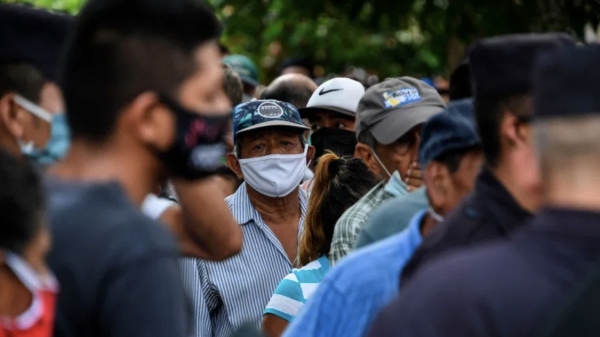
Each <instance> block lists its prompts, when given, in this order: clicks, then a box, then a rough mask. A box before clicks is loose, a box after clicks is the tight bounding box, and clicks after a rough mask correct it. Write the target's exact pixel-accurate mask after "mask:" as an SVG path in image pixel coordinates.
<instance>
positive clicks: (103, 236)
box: [46, 181, 176, 260]
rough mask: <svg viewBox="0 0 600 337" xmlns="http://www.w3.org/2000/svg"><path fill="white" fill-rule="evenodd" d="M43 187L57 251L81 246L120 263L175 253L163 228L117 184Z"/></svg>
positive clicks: (63, 183) (68, 184) (171, 238)
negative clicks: (101, 253)
mask: <svg viewBox="0 0 600 337" xmlns="http://www.w3.org/2000/svg"><path fill="white" fill-rule="evenodd" d="M46 186H47V187H48V189H47V191H48V202H49V205H48V206H49V207H48V210H49V216H50V227H51V229H52V232H53V239H54V241H55V243H56V244H55V245H54V246H55V247H56V249H62V248H61V247H65V248H67V247H69V246H71V245H82V246H86V248H87V250H88V251H94V250H105V251H107V252H109V255H112V256H120V259H122V260H126V258H127V257H136V258H143V257H144V256H147V255H148V254H154V253H158V254H169V255H171V254H173V255H174V254H175V253H176V248H175V242H174V239H173V237H172V236H171V235H170V234H169V233H168V231H167V230H166V228H164V227H163V226H161V225H160V224H159V223H158V222H156V221H154V220H152V219H150V218H148V217H147V216H145V215H144V214H142V212H141V211H140V209H138V208H137V207H136V206H135V204H133V202H132V201H131V200H129V199H128V198H127V196H126V195H125V193H124V192H123V190H122V189H121V188H120V186H118V185H117V184H115V183H107V184H85V183H71V182H69V183H65V182H57V181H53V182H49V183H48V184H47V185H46ZM73 238H77V239H76V240H73Z"/></svg>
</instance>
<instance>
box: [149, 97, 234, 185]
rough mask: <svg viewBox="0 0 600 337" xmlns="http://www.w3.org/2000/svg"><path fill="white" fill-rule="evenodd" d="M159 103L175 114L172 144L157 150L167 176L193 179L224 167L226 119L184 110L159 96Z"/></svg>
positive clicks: (225, 116) (227, 119) (168, 99)
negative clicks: (165, 168) (168, 173)
mask: <svg viewBox="0 0 600 337" xmlns="http://www.w3.org/2000/svg"><path fill="white" fill-rule="evenodd" d="M160 100H161V102H162V103H163V104H165V105H166V106H167V107H168V108H169V110H171V112H173V114H174V115H175V119H176V120H177V121H176V126H175V127H176V130H175V142H174V143H173V145H172V146H171V148H169V149H168V150H167V151H159V153H158V156H159V158H160V159H161V160H162V161H163V163H164V164H165V166H166V167H167V169H168V170H169V172H170V174H172V175H173V176H175V177H178V178H183V179H188V180H195V179H201V178H205V177H207V176H211V175H213V174H214V173H215V172H216V171H217V170H218V169H219V168H221V167H222V166H223V156H224V155H225V151H226V146H225V144H224V142H223V137H224V136H225V134H226V132H227V126H228V123H229V116H227V115H224V116H222V117H212V116H211V117H209V116H202V115H199V114H196V113H193V112H190V111H189V110H186V109H185V108H183V107H182V106H181V105H179V103H177V102H175V101H174V100H172V99H170V98H168V97H167V96H164V95H162V96H161V97H160Z"/></svg>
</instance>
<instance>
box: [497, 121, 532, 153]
mask: <svg viewBox="0 0 600 337" xmlns="http://www.w3.org/2000/svg"><path fill="white" fill-rule="evenodd" d="M526 129H527V125H526V124H524V123H523V122H522V121H521V120H520V119H519V118H518V117H517V116H515V115H513V114H511V113H505V114H504V118H503V119H502V122H501V124H500V136H501V137H502V138H503V141H504V142H505V143H506V144H507V145H508V146H510V147H520V146H522V145H523V144H526V143H528V137H527V130H526Z"/></svg>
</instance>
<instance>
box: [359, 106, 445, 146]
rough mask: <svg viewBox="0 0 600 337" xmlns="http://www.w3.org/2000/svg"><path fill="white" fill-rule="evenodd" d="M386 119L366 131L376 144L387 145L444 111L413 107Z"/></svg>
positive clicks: (442, 109) (437, 108) (438, 108)
mask: <svg viewBox="0 0 600 337" xmlns="http://www.w3.org/2000/svg"><path fill="white" fill-rule="evenodd" d="M402 110H403V111H398V112H397V113H395V114H390V115H389V116H388V117H387V118H384V119H382V120H380V121H379V122H378V123H377V124H375V125H373V126H372V127H370V128H369V129H367V130H370V131H371V133H372V134H373V137H375V139H376V140H377V142H379V143H381V144H383V145H388V144H391V143H393V142H395V141H396V140H398V139H399V138H400V137H402V136H404V134H406V133H407V132H408V131H410V130H411V129H412V128H414V127H415V126H417V125H419V124H422V123H425V122H427V121H428V120H429V119H430V118H431V117H433V116H435V115H437V114H439V113H441V112H443V111H444V108H443V107H439V106H415V107H413V108H411V109H402Z"/></svg>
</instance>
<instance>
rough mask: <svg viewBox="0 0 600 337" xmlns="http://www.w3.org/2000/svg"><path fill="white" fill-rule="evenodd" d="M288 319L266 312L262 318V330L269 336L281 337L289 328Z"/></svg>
mask: <svg viewBox="0 0 600 337" xmlns="http://www.w3.org/2000/svg"><path fill="white" fill-rule="evenodd" d="M288 324H290V323H289V322H288V321H286V320H284V319H283V318H280V317H277V316H275V315H271V314H265V315H264V316H263V320H262V331H263V332H264V333H265V334H266V335H267V337H279V336H281V335H283V332H284V331H285V328H287V326H288Z"/></svg>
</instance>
